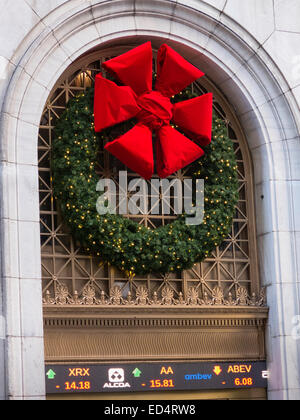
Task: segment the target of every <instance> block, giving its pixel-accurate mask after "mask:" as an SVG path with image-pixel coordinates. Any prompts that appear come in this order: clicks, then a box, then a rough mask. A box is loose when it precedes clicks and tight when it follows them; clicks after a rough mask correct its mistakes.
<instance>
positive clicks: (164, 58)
mask: <svg viewBox="0 0 300 420" xmlns="http://www.w3.org/2000/svg"><path fill="white" fill-rule="evenodd" d="M202 76H204V73H203V72H202V71H201V70H199V69H198V68H197V67H195V66H193V65H192V64H191V63H189V62H188V61H186V60H185V59H184V58H183V57H181V55H180V54H178V53H177V52H176V51H174V50H173V49H172V48H171V47H169V46H168V45H166V44H163V45H162V46H161V47H160V49H159V51H158V55H157V82H156V86H155V89H156V90H158V91H159V92H161V93H162V94H163V95H164V96H167V97H169V98H170V97H171V96H173V95H176V94H177V93H180V92H181V91H182V90H183V89H185V88H186V87H187V86H189V85H190V84H191V83H193V82H194V81H195V80H197V79H199V78H200V77H202Z"/></svg>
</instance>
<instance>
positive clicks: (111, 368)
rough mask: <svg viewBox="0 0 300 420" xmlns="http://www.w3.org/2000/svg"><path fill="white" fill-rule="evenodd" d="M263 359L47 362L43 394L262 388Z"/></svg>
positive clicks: (265, 379)
mask: <svg viewBox="0 0 300 420" xmlns="http://www.w3.org/2000/svg"><path fill="white" fill-rule="evenodd" d="M267 378H268V372H267V370H266V362H264V361H255V362H249V361H247V362H240V361H239V362H226V363H225V362H220V363H219V362H199V363H179V362H176V363H172V362H155V363H150V362H149V363H138V362H137V363H130V364H129V363H114V364H109V365H108V364H98V365H96V364H95V365H82V364H78V365H76V364H72V365H47V366H46V390H47V394H58V393H101V392H110V393H111V392H146V391H147V392H149V391H173V390H174V391H179V390H180V391H185V390H202V389H203V390H210V389H228V388H266V387H267Z"/></svg>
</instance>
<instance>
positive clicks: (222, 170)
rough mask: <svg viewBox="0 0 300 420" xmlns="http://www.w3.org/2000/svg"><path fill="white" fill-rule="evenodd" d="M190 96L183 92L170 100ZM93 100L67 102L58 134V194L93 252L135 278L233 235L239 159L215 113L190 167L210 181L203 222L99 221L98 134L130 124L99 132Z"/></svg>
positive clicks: (185, 265) (199, 256)
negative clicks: (206, 143) (147, 223)
mask: <svg viewBox="0 0 300 420" xmlns="http://www.w3.org/2000/svg"><path fill="white" fill-rule="evenodd" d="M193 96H194V95H193V94H192V91H191V89H186V90H185V91H184V92H182V93H181V94H180V95H177V96H176V97H175V98H174V99H173V100H174V102H178V101H182V100H186V99H190V98H192V97H193ZM93 100H94V90H93V89H89V90H87V91H86V92H85V93H82V94H81V95H80V96H78V97H75V98H74V99H72V100H70V102H69V103H68V106H67V109H66V111H65V113H64V114H63V115H62V117H61V119H60V120H59V121H58V122H57V124H56V129H55V140H54V144H53V160H52V167H53V168H52V169H53V183H54V194H55V197H56V199H57V200H58V201H59V204H60V207H61V211H62V215H63V218H64V221H65V222H66V223H67V225H68V226H69V228H70V230H71V232H72V235H73V236H74V238H75V239H76V240H78V241H79V243H80V244H81V246H82V247H83V248H84V249H85V250H86V251H87V252H88V253H90V254H91V255H96V256H99V258H100V259H101V260H102V261H106V262H109V263H110V264H112V265H114V266H116V267H117V268H119V269H120V270H122V271H124V272H127V273H130V275H143V274H148V273H151V272H153V273H155V272H157V273H158V272H159V273H169V272H173V271H177V270H184V269H189V268H191V267H192V266H193V265H194V264H195V263H197V262H201V261H203V260H204V259H205V258H207V257H208V256H209V255H210V254H211V252H212V251H213V250H214V249H215V248H216V246H218V245H220V244H221V243H222V242H223V241H224V239H226V237H228V234H229V232H230V229H231V226H232V220H233V215H234V211H235V206H236V204H237V201H238V178H237V162H236V158H235V154H234V150H233V144H232V141H231V140H230V139H229V138H228V135H227V128H226V125H225V123H224V121H223V120H222V119H220V118H219V117H218V116H217V115H216V114H214V117H213V136H212V143H211V144H210V145H209V146H207V147H205V148H204V150H205V155H204V157H202V158H201V159H200V160H199V161H197V162H195V163H193V164H192V165H191V169H192V171H193V174H194V178H195V179H196V178H198V179H199V178H201V179H204V180H205V191H204V193H205V217H204V221H203V223H202V224H200V225H197V226H190V225H187V224H186V222H185V216H184V215H182V216H179V217H178V218H177V219H176V220H175V221H174V222H173V223H170V224H168V225H166V226H162V227H159V228H157V229H155V230H150V229H149V228H146V227H144V226H141V225H139V224H138V223H136V222H135V221H133V220H130V219H126V218H124V217H123V216H121V215H115V214H107V215H105V216H100V215H99V214H98V212H97V210H96V202H97V200H98V198H99V195H100V194H99V193H98V192H97V191H96V186H97V183H98V181H99V177H98V176H97V174H96V171H95V167H96V164H97V159H98V151H99V147H100V144H101V142H100V137H101V136H105V138H107V139H108V140H112V139H114V138H116V137H117V135H121V134H122V131H123V132H126V131H128V129H129V128H131V126H132V122H127V123H124V124H121V125H119V126H117V127H113V128H111V129H108V130H106V131H105V132H102V133H100V135H97V134H95V131H94V123H93Z"/></svg>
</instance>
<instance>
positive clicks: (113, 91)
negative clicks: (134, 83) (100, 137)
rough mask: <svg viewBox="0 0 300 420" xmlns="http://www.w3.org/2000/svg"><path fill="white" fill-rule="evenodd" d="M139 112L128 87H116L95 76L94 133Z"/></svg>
mask: <svg viewBox="0 0 300 420" xmlns="http://www.w3.org/2000/svg"><path fill="white" fill-rule="evenodd" d="M139 111H140V107H139V106H138V105H137V102H136V95H135V93H134V92H133V90H132V89H131V88H130V87H129V86H117V85H116V84H115V83H114V82H112V81H110V80H107V79H104V77H102V75H101V74H97V76H96V80H95V97H94V116H95V131H96V132H100V131H102V130H104V129H105V128H108V127H111V126H113V125H115V124H119V123H121V122H124V121H126V120H129V119H131V118H133V117H135V116H136V115H137V114H138V112H139Z"/></svg>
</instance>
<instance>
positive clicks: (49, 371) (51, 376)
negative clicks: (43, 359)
mask: <svg viewBox="0 0 300 420" xmlns="http://www.w3.org/2000/svg"><path fill="white" fill-rule="evenodd" d="M46 375H47V376H48V379H54V378H55V376H56V373H55V372H54V371H53V370H52V369H50V370H48V372H47V373H46Z"/></svg>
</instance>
